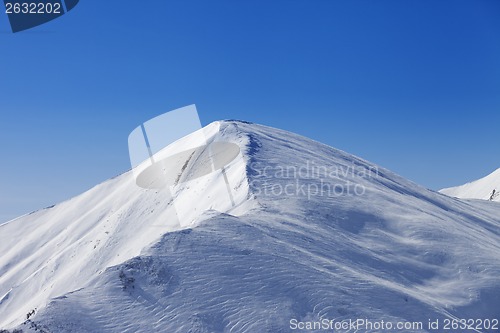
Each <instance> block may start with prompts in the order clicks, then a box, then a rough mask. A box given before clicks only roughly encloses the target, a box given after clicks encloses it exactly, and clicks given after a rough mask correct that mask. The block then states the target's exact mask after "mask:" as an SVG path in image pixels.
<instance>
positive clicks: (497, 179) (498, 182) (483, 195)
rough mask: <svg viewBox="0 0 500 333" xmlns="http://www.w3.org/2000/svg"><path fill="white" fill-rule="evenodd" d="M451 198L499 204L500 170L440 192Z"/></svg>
mask: <svg viewBox="0 0 500 333" xmlns="http://www.w3.org/2000/svg"><path fill="white" fill-rule="evenodd" d="M439 192H441V193H444V194H446V195H449V196H451V197H456V198H462V199H482V200H490V201H497V202H500V168H499V169H497V170H495V171H494V172H492V173H491V174H489V175H488V176H486V177H483V178H481V179H478V180H476V181H473V182H470V183H467V184H464V185H461V186H456V187H450V188H445V189H442V190H440V191H439Z"/></svg>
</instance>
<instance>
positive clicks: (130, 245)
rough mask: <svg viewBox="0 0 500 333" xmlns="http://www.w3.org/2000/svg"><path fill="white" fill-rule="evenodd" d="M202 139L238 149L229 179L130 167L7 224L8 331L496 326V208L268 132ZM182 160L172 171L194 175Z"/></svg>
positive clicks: (1, 267)
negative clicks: (151, 173) (141, 176)
mask: <svg viewBox="0 0 500 333" xmlns="http://www.w3.org/2000/svg"><path fill="white" fill-rule="evenodd" d="M204 131H205V133H208V134H207V137H208V140H209V141H210V142H218V141H220V142H229V143H234V144H236V145H238V146H239V148H240V154H239V155H238V157H236V158H235V159H234V160H233V161H232V162H231V163H230V164H228V165H227V166H225V171H224V173H225V174H223V172H221V171H216V172H212V173H209V174H207V175H205V176H203V177H199V178H197V179H195V180H192V181H188V182H184V183H177V184H176V185H175V186H173V188H171V189H170V190H169V191H166V190H161V189H158V190H147V189H141V188H139V187H138V186H136V184H135V181H134V177H133V175H132V172H131V171H129V172H127V173H124V174H122V175H120V176H118V177H116V178H114V179H111V180H109V181H106V182H104V183H102V184H100V185H98V186H96V187H94V188H93V189H91V190H89V191H88V192H86V193H83V194H82V195H80V196H77V197H75V198H73V199H70V200H68V201H66V202H63V203H61V204H58V205H55V206H54V207H51V208H47V209H44V210H40V211H37V212H34V213H32V214H29V215H26V216H23V217H20V218H18V219H15V220H13V221H10V222H8V223H6V224H3V225H1V226H0V327H1V328H14V327H19V328H21V329H23V330H24V331H35V330H37V331H38V332H169V333H170V332H183V333H185V332H290V331H294V330H295V331H296V330H298V329H300V328H303V330H302V331H312V327H313V326H307V325H313V324H315V323H318V322H321V323H322V324H324V325H327V324H328V323H330V324H331V325H334V323H341V322H349V321H356V320H358V319H359V320H365V322H364V323H365V325H368V323H371V324H372V326H361V327H359V326H358V327H355V328H353V327H352V326H347V327H343V328H340V329H336V331H339V332H353V331H355V330H358V331H363V332H380V331H383V329H380V327H378V328H377V327H376V326H373V325H374V324H375V325H376V324H377V323H378V324H380V322H381V321H384V322H385V323H392V324H393V325H396V324H397V323H404V324H405V325H406V326H404V329H403V328H402V329H396V328H393V331H398V332H424V331H429V332H431V331H432V330H429V328H428V321H429V320H431V321H436V320H439V321H440V324H441V325H442V324H443V322H444V321H445V320H452V319H456V318H466V319H469V318H473V319H476V318H482V319H485V318H489V319H494V318H497V319H498V318H500V310H499V309H500V279H499V276H500V261H499V260H498V258H500V214H499V212H500V208H499V206H498V204H496V203H491V202H486V201H485V202H481V201H478V202H475V201H474V202H465V201H460V200H456V199H454V198H450V197H448V196H445V195H443V194H440V193H436V192H433V191H430V190H427V189H425V188H423V187H421V186H419V185H417V184H415V183H412V182H410V181H408V180H406V179H404V178H402V177H400V176H398V175H396V174H394V173H392V172H390V171H389V170H386V169H384V168H381V167H379V166H377V165H375V164H373V163H370V162H367V161H365V160H363V159H360V158H358V157H355V156H353V155H350V154H348V153H345V152H342V151H339V150H337V149H334V148H331V147H329V146H326V145H324V144H321V143H318V142H316V141H313V140H310V139H307V138H305V137H302V136H299V135H296V134H293V133H289V132H286V131H282V130H278V129H274V128H270V127H266V126H261V125H255V124H250V123H246V122H238V121H222V122H215V123H212V124H210V125H208V126H207V127H206V128H205V129H204ZM174 144H175V143H174ZM183 165H184V167H183V168H182V171H181V173H180V174H179V175H170V176H174V178H175V179H182V178H183V177H184V175H185V174H188V173H190V172H191V173H196V168H199V167H200V166H199V164H198V163H196V161H192V160H190V159H187V160H186V161H185V163H184V164H183ZM226 180H227V181H226ZM228 188H229V189H228ZM325 320H327V321H325ZM419 323H420V324H421V325H419ZM360 324H361V322H360ZM335 327H336V326H335ZM386 327H387V326H386ZM441 327H442V326H441ZM330 331H333V327H332V329H331V330H330ZM448 331H449V332H454V331H456V332H458V331H463V330H453V329H451V330H448ZM483 331H487V330H483Z"/></svg>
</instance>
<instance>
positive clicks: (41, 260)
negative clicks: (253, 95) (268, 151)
mask: <svg viewBox="0 0 500 333" xmlns="http://www.w3.org/2000/svg"><path fill="white" fill-rule="evenodd" d="M219 129H220V123H219V122H215V123H212V124H210V125H209V126H207V127H205V128H204V132H205V135H206V137H207V139H208V142H218V141H221V140H222V141H224V142H232V143H234V144H237V145H240V146H242V147H245V146H246V141H245V140H246V138H245V137H244V136H240V137H237V136H234V137H230V138H222V135H223V133H222V132H221V131H220V130H219ZM228 140H230V141H228ZM180 144H183V142H180ZM183 164H186V167H185V168H184V169H183V170H182V171H179V173H178V174H176V175H175V177H177V178H179V179H181V178H182V177H186V176H187V175H189V174H190V173H197V172H198V171H197V170H198V168H203V167H205V166H204V165H202V164H199V163H198V164H197V163H192V161H191V160H190V159H188V158H187V157H186V160H185V161H184V162H183ZM245 168H246V162H245V160H244V158H243V155H242V154H239V155H238V156H237V157H236V158H235V159H233V160H232V162H231V163H230V164H228V165H227V170H225V174H226V175H225V176H224V175H223V174H222V172H221V171H217V172H213V173H210V174H208V175H206V176H204V177H200V178H197V179H196V180H195V181H191V182H188V183H185V182H181V181H179V182H177V183H178V184H177V185H176V186H174V187H171V188H170V189H163V190H145V189H141V188H140V187H138V186H137V185H136V184H135V180H134V177H133V174H132V171H129V172H126V173H124V174H122V175H120V176H118V177H116V178H113V179H111V180H109V181H107V182H104V183H102V184H100V185H98V186H96V187H94V188H92V189H91V190H89V191H88V192H86V193H84V194H82V195H80V196H77V197H75V198H72V199H70V200H68V201H66V202H63V203H61V204H58V205H55V206H53V207H49V208H46V209H43V210H40V211H37V212H33V213H31V214H28V215H26V216H22V217H20V218H18V219H15V220H13V221H10V222H7V223H5V224H3V225H0V328H3V327H8V326H12V325H15V324H19V323H21V322H22V321H24V320H25V319H26V314H27V313H29V312H30V311H32V310H33V309H35V308H37V309H40V308H43V307H44V306H45V304H46V303H47V302H48V300H50V299H51V298H53V297H56V296H61V295H64V294H66V293H68V292H71V291H74V290H77V289H80V288H81V287H83V286H84V285H85V284H86V283H88V281H89V280H91V279H92V278H94V277H95V276H98V275H100V274H102V272H103V271H104V270H105V269H106V268H107V267H110V266H113V265H116V264H119V263H122V262H124V261H125V260H127V259H130V258H132V257H135V256H137V255H139V254H140V253H141V251H142V250H143V249H144V248H145V247H146V246H147V245H149V244H151V243H152V242H154V241H155V240H158V239H159V238H160V237H161V235H163V234H164V233H166V232H170V231H174V230H179V229H183V228H186V227H189V226H191V225H192V224H193V223H196V221H197V219H198V218H199V217H200V216H201V215H202V214H203V213H204V212H206V211H208V210H216V211H221V212H225V211H228V210H231V212H232V214H234V215H238V214H241V213H242V212H244V211H245V210H246V209H248V208H249V207H251V205H252V204H251V200H248V195H249V194H248V183H247V181H246V175H245ZM224 178H226V179H227V181H228V182H229V183H230V184H232V187H233V190H232V191H231V192H228V188H227V186H226V184H225V179H224ZM233 202H234V205H233Z"/></svg>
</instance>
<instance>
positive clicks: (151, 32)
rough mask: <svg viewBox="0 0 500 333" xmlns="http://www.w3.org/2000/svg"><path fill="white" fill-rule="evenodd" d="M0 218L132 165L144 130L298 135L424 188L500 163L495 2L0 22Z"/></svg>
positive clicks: (262, 5)
mask: <svg viewBox="0 0 500 333" xmlns="http://www.w3.org/2000/svg"><path fill="white" fill-rule="evenodd" d="M0 51H1V52H0V60H1V64H2V70H1V74H0V75H1V76H0V77H1V79H0V120H1V122H0V124H1V127H2V129H1V131H0V153H1V161H0V175H1V176H0V181H1V183H0V185H1V186H0V222H1V221H5V220H8V219H10V218H13V217H15V216H17V215H20V214H23V213H26V212H29V211H32V210H35V209H38V208H41V207H44V206H48V205H51V204H54V203H57V202H59V201H62V200H65V199H67V198H69V197H71V196H74V195H77V194H79V193H80V192H83V191H85V190H86V189H88V188H90V187H92V186H93V185H95V184H97V183H99V182H102V181H104V180H106V179H107V178H110V177H112V176H114V175H117V174H119V173H121V172H123V171H125V170H127V169H128V168H129V160H128V150H127V136H128V134H129V133H130V131H131V130H132V129H134V128H135V127H136V126H137V125H139V124H140V123H141V122H143V121H145V120H148V119H150V118H152V117H154V116H156V115H159V114H161V113H164V112H166V111H169V110H171V109H175V108H178V107H181V106H185V105H189V104H193V103H195V104H196V105H197V107H198V111H199V113H200V116H201V118H202V122H203V124H208V123H210V122H212V121H214V120H219V119H227V118H231V119H244V120H249V121H253V122H257V123H262V124H266V125H270V126H274V127H279V128H283V129H286V130H290V131H294V132H297V133H300V134H303V135H305V136H308V137H311V138H313V139H316V140H318V141H321V142H324V143H327V144H329V145H332V146H334V147H336V148H340V149H342V150H345V151H348V152H350V153H353V154H356V155H358V156H361V157H363V158H365V159H368V160H371V161H373V162H376V163H378V164H380V165H382V166H384V167H387V168H389V169H391V170H393V171H396V172H397V173H399V174H401V175H403V176H405V177H407V178H409V179H411V180H413V181H415V182H417V183H420V184H422V185H424V186H426V187H429V188H432V189H438V188H441V187H446V186H452V185H456V184H461V183H464V182H466V181H470V180H473V179H476V178H479V177H482V176H484V175H486V174H488V173H489V172H491V171H493V170H494V169H496V168H498V167H500V154H499V150H500V149H499V142H500V126H499V124H500V112H499V111H500V1H496V0H492V1H481V0H470V1H460V0H450V1H433V0H429V1H426V0H419V1H400V0H397V1H389V0H380V1H356V0H352V1H330V0H288V1H285V0H273V1H269V0H265V1H264V0H262V1H256V0H252V1H234V0H231V1H229V0H228V1H160V0H155V1H148V2H124V1H118V0H107V1H90V0H81V1H80V4H79V5H78V6H77V7H76V8H75V9H74V10H73V11H71V12H70V13H68V14H67V15H64V16H63V17H61V18H59V19H56V20H54V21H52V22H50V23H47V24H45V25H43V26H40V27H37V28H35V29H32V30H29V31H26V32H21V33H17V34H12V33H11V32H10V28H9V26H8V21H7V17H6V15H0Z"/></svg>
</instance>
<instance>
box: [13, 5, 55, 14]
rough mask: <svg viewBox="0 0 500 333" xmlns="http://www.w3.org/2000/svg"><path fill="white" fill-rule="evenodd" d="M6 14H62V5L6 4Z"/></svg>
mask: <svg viewBox="0 0 500 333" xmlns="http://www.w3.org/2000/svg"><path fill="white" fill-rule="evenodd" d="M5 13H6V14H62V13H61V4H60V3H58V2H55V3H50V2H45V3H42V2H23V3H18V2H17V3H11V2H6V3H5Z"/></svg>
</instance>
